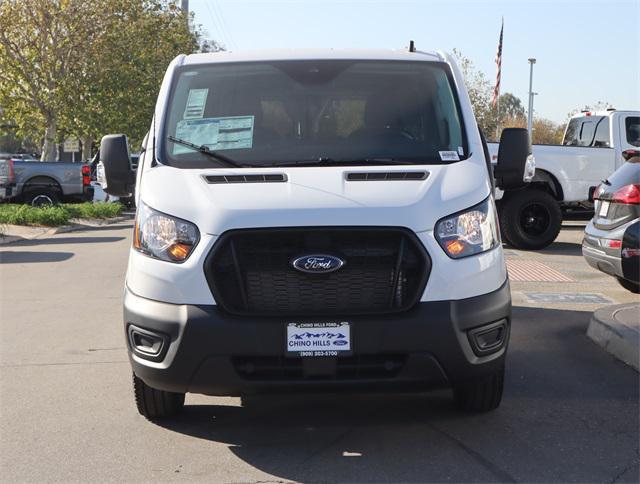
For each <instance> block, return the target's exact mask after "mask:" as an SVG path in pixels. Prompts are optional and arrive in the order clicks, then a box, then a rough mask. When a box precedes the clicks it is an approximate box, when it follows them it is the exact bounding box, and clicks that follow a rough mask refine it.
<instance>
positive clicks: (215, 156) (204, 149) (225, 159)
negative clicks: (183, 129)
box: [167, 136, 246, 168]
mask: <svg viewBox="0 0 640 484" xmlns="http://www.w3.org/2000/svg"><path fill="white" fill-rule="evenodd" d="M167 139H168V140H169V141H172V142H174V143H176V144H179V145H182V146H186V147H187V148H192V149H194V150H196V151H199V152H200V153H203V154H205V155H207V156H210V157H211V158H213V159H214V160H216V161H219V162H221V163H223V164H225V165H227V166H232V167H234V168H242V167H243V166H246V165H241V164H240V163H238V162H236V161H234V160H232V159H231V158H229V157H227V156H225V155H221V154H220V153H218V152H217V151H213V150H210V149H209V148H207V147H206V146H205V145H197V144H195V143H191V142H190V141H187V140H184V139H180V138H176V137H175V136H167Z"/></svg>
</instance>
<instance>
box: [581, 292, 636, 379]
mask: <svg viewBox="0 0 640 484" xmlns="http://www.w3.org/2000/svg"><path fill="white" fill-rule="evenodd" d="M587 336H588V337H589V338H591V339H592V340H593V341H594V342H595V343H596V344H598V345H600V346H602V348H604V349H605V351H608V352H609V353H611V354H612V355H613V356H615V357H616V358H618V359H619V360H621V361H623V362H624V363H626V364H627V365H629V366H631V367H633V368H635V369H636V371H640V303H628V304H617V305H614V306H607V307H604V308H600V309H598V310H597V311H596V312H595V313H593V316H592V317H591V322H590V323H589V328H588V329H587Z"/></svg>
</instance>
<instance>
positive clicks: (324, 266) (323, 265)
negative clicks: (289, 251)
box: [291, 254, 345, 274]
mask: <svg viewBox="0 0 640 484" xmlns="http://www.w3.org/2000/svg"><path fill="white" fill-rule="evenodd" d="M344 264H345V262H344V261H343V260H342V259H340V258H339V257H335V256H333V255H318V254H312V255H303V256H302V257H298V258H297V259H294V260H293V261H292V262H291V265H292V266H293V268H294V269H296V270H298V271H300V272H309V273H313V274H326V273H327V272H334V271H337V270H338V269H340V268H341V267H342V266H343V265H344Z"/></svg>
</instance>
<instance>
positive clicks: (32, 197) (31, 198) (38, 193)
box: [22, 188, 60, 207]
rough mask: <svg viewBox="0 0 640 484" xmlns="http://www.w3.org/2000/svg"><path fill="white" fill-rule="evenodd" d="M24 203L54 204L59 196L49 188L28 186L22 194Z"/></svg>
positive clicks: (34, 205)
mask: <svg viewBox="0 0 640 484" xmlns="http://www.w3.org/2000/svg"><path fill="white" fill-rule="evenodd" d="M22 199H23V200H24V203H26V204H27V205H31V206H33V207H43V206H51V205H56V204H57V203H58V202H60V197H59V195H58V193H57V192H56V191H55V190H52V189H51V188H28V189H27V190H25V192H24V193H23V195H22Z"/></svg>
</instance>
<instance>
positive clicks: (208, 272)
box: [203, 225, 432, 317]
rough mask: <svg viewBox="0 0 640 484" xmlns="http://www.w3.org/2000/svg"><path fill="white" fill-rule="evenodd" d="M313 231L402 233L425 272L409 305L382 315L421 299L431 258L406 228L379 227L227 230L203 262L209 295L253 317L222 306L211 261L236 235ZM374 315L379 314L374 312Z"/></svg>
mask: <svg viewBox="0 0 640 484" xmlns="http://www.w3.org/2000/svg"><path fill="white" fill-rule="evenodd" d="M313 230H316V231H317V230H322V231H345V232H355V231H367V232H375V231H381V232H398V233H402V234H403V235H405V236H407V237H408V238H410V239H411V240H412V242H413V243H414V244H415V245H416V248H417V249H418V253H420V254H421V255H422V256H423V261H424V268H425V270H424V272H423V274H422V278H421V280H420V283H419V284H418V289H417V290H416V295H415V297H414V299H413V300H412V301H411V302H410V303H407V304H404V305H403V306H402V307H399V308H394V307H391V308H389V310H387V311H384V313H383V314H391V313H398V312H402V311H407V310H409V309H411V308H412V307H413V306H415V305H416V303H418V301H419V300H420V298H421V297H422V294H423V293H424V290H425V288H426V286H427V282H428V280H429V275H430V274H431V267H432V262H431V257H430V256H429V253H428V252H427V249H426V248H425V246H424V245H423V244H422V242H421V241H420V239H419V238H418V236H417V235H416V233H415V232H413V231H412V230H410V229H408V228H406V227H381V226H374V227H371V226H365V225H363V226H357V227H345V226H321V227H318V226H310V227H275V228H257V229H234V230H228V231H226V232H224V233H223V234H222V235H220V237H218V240H216V242H215V244H214V245H213V247H212V248H211V250H210V251H209V254H208V255H207V257H206V258H205V260H204V266H203V269H204V274H205V278H206V280H207V284H209V289H210V290H211V294H212V295H213V298H214V300H215V301H216V302H217V303H218V304H219V305H220V307H221V308H223V309H224V310H225V311H227V312H229V313H231V314H236V315H240V316H255V314H254V313H251V312H248V311H237V310H234V309H231V308H229V307H226V306H225V305H224V303H223V300H222V298H220V297H218V294H219V291H218V288H217V287H216V283H215V279H214V277H213V260H214V258H215V257H216V254H217V253H218V252H219V251H220V249H221V247H224V245H225V243H226V241H227V239H229V238H230V237H232V236H233V235H235V234H237V233H250V232H262V233H266V232H291V231H297V232H306V231H313ZM236 271H238V265H237V262H236ZM240 282H241V281H240ZM245 293H246V291H245ZM243 297H244V296H243ZM245 300H246V299H245ZM357 314H367V313H362V312H360V313H357ZM376 314H380V312H379V311H376ZM291 316H293V315H291V314H287V315H286V317H291ZM301 316H305V315H304V314H302V315H301ZM344 316H348V314H345V315H344Z"/></svg>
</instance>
